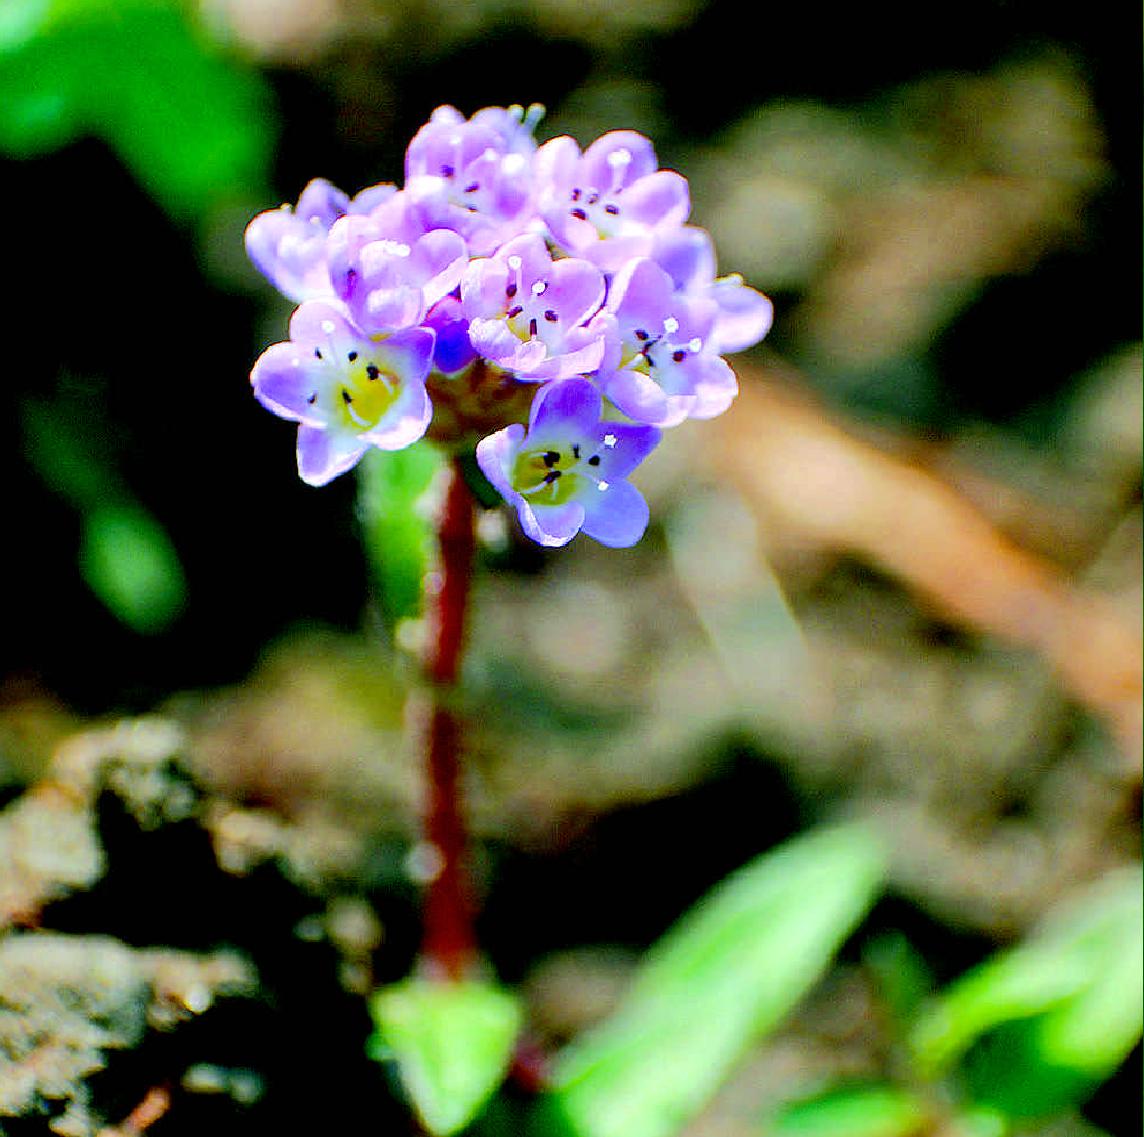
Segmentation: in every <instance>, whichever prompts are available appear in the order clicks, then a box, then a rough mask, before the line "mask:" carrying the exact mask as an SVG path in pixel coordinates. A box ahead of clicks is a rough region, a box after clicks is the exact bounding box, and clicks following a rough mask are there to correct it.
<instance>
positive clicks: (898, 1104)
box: [767, 1085, 930, 1137]
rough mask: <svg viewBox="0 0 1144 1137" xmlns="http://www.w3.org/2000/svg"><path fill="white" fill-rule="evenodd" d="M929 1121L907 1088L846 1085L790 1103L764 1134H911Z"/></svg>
mask: <svg viewBox="0 0 1144 1137" xmlns="http://www.w3.org/2000/svg"><path fill="white" fill-rule="evenodd" d="M929 1120H930V1119H929V1111H928V1110H927V1109H926V1106H925V1104H924V1103H923V1102H922V1101H920V1100H919V1099H918V1098H917V1097H916V1096H915V1095H914V1094H912V1093H910V1092H909V1091H907V1090H902V1089H895V1088H893V1087H890V1086H873V1085H864V1086H849V1087H844V1088H837V1089H832V1090H830V1091H828V1092H826V1093H824V1094H820V1095H819V1096H817V1097H813V1098H807V1099H805V1100H803V1101H798V1102H794V1103H793V1104H791V1105H789V1106H788V1107H787V1108H786V1109H784V1110H783V1111H782V1112H781V1113H780V1114H779V1116H778V1117H777V1118H776V1119H775V1120H774V1122H773V1123H772V1124H771V1125H770V1127H769V1128H768V1129H767V1137H911V1135H912V1134H915V1133H920V1132H923V1131H924V1129H925V1127H926V1126H927V1125H928V1124H929Z"/></svg>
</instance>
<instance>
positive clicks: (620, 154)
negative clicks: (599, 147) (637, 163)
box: [608, 149, 632, 167]
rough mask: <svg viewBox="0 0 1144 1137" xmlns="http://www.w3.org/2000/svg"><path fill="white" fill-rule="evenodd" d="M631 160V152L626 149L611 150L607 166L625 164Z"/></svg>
mask: <svg viewBox="0 0 1144 1137" xmlns="http://www.w3.org/2000/svg"><path fill="white" fill-rule="evenodd" d="M631 160H632V152H631V151H630V150H627V149H622V150H613V151H612V152H611V153H610V154H609V155H608V165H609V166H616V167H618V166H626V165H628V163H629V162H631Z"/></svg>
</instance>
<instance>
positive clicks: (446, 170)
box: [441, 166, 457, 178]
mask: <svg viewBox="0 0 1144 1137" xmlns="http://www.w3.org/2000/svg"><path fill="white" fill-rule="evenodd" d="M456 172H457V171H456V170H454V169H453V167H452V166H442V167H441V177H443V178H451V177H452V176H453V175H454V174H455V173H456Z"/></svg>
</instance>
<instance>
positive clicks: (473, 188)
mask: <svg viewBox="0 0 1144 1137" xmlns="http://www.w3.org/2000/svg"><path fill="white" fill-rule="evenodd" d="M480 188H481V183H480V182H470V183H469V184H468V185H467V186H465V193H476V192H477V190H479V189H480Z"/></svg>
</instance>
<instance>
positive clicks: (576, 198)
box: [572, 186, 580, 201]
mask: <svg viewBox="0 0 1144 1137" xmlns="http://www.w3.org/2000/svg"><path fill="white" fill-rule="evenodd" d="M572 200H573V201H579V200H580V187H579V186H577V187H576V188H575V189H574V190H573V191H572Z"/></svg>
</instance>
